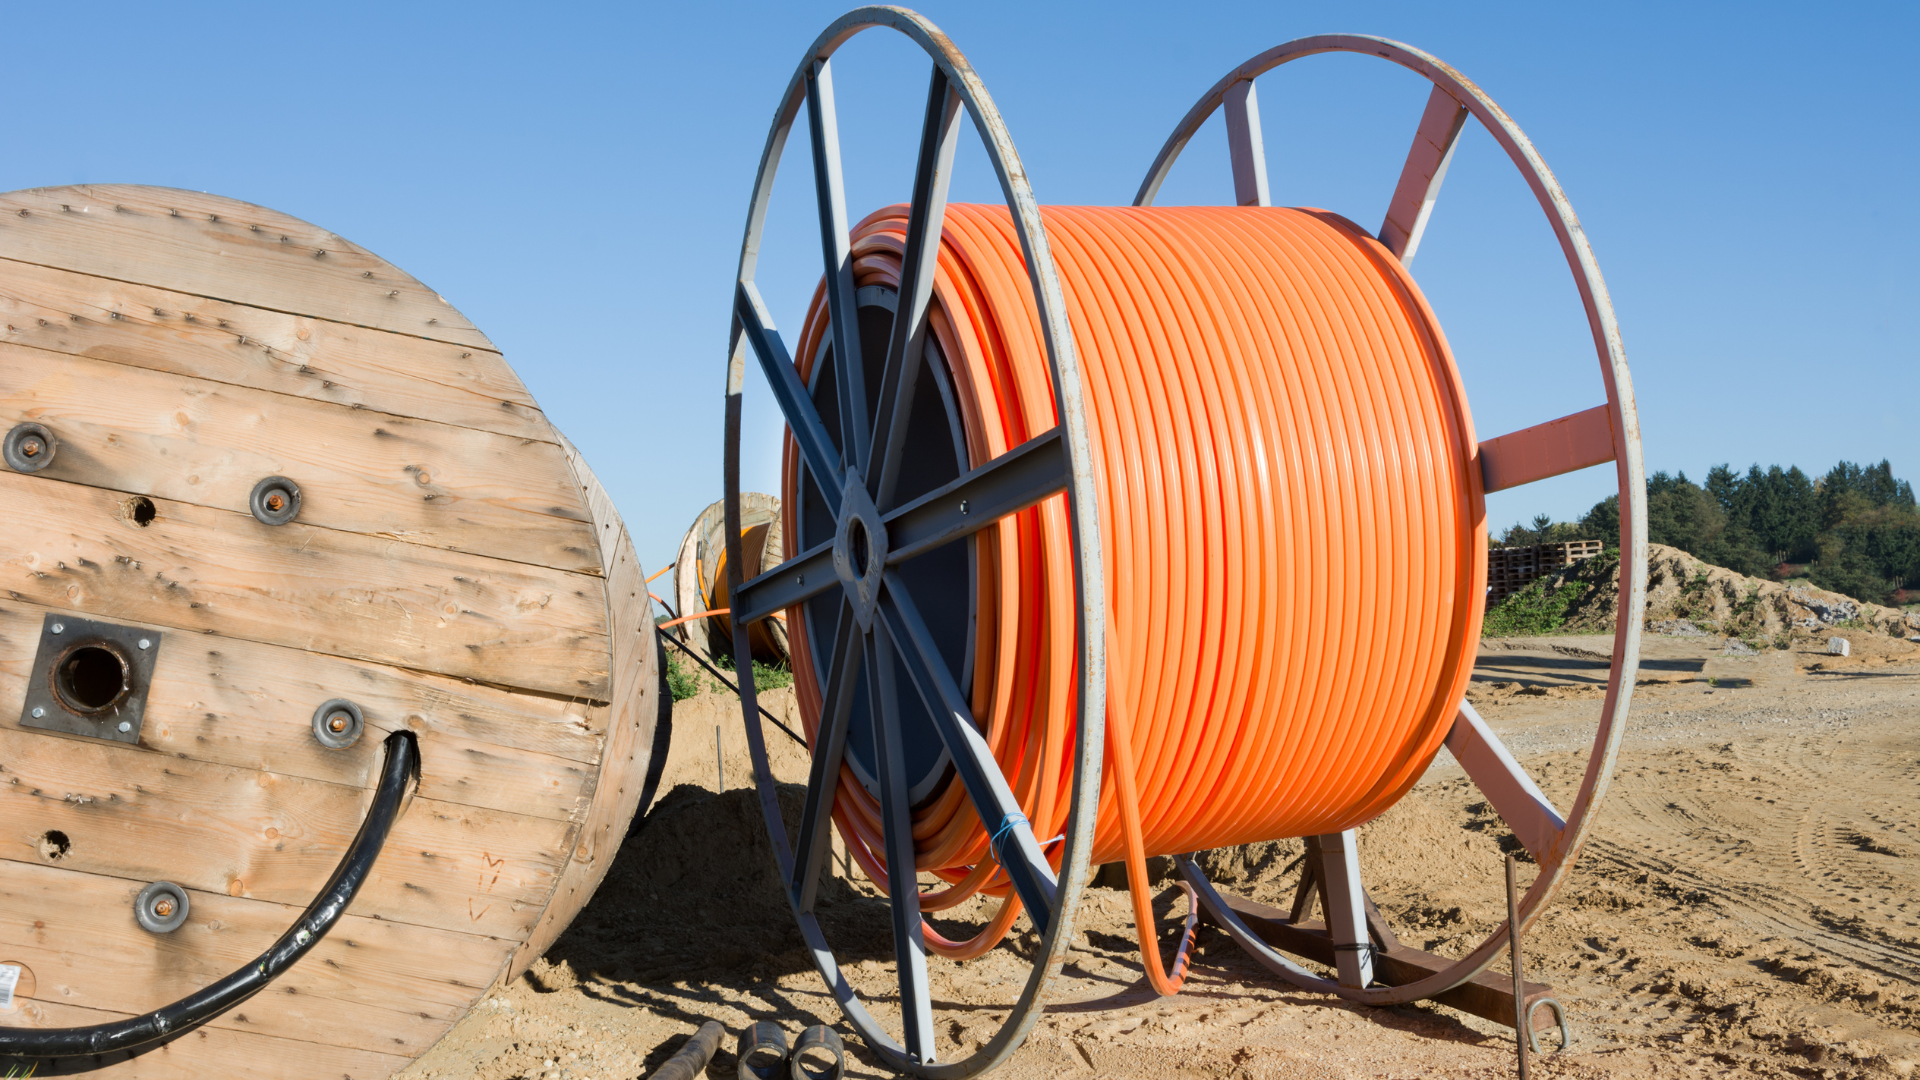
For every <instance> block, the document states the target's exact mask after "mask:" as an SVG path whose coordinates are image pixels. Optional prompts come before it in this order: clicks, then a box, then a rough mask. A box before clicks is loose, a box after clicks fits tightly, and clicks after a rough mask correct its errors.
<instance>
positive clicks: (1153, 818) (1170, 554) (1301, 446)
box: [781, 204, 1486, 993]
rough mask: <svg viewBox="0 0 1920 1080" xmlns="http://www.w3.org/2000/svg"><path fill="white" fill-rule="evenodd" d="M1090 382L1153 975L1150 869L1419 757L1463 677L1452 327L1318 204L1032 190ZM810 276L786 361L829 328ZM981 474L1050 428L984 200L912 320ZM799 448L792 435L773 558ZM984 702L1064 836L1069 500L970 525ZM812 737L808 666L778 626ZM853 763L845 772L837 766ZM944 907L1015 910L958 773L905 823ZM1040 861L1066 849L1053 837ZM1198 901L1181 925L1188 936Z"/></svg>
mask: <svg viewBox="0 0 1920 1080" xmlns="http://www.w3.org/2000/svg"><path fill="white" fill-rule="evenodd" d="M906 216H907V211H906V208H905V207H904V206H895V207H889V208H887V209H884V210H881V211H879V212H877V213H875V214H873V215H872V216H870V217H868V218H867V219H866V220H865V221H863V222H861V223H860V225H859V226H858V227H857V228H856V229H855V230H854V234H853V253H854V260H855V261H854V266H855V276H856V279H857V283H858V284H859V285H860V286H867V285H886V286H894V285H896V284H897V282H898V279H899V268H900V259H901V254H900V253H901V250H902V248H903V236H904V232H905V227H906ZM1042 217H1043V220H1044V221H1045V224H1046V228H1047V236H1048V242H1049V244H1050V245H1051V246H1052V249H1053V254H1054V258H1055V260H1056V261H1057V264H1058V267H1059V271H1060V277H1061V285H1062V287H1063V289H1064V292H1065V296H1066V301H1067V310H1068V314H1069V316H1070V318H1071V320H1072V325H1073V332H1074V340H1075V343H1076V345H1077V348H1078V351H1079V355H1080V362H1081V365H1082V369H1083V372H1084V378H1085V383H1086V393H1087V398H1088V400H1087V406H1088V409H1087V412H1088V416H1089V418H1090V423H1091V426H1092V431H1091V432H1090V434H1091V443H1092V449H1093V461H1092V470H1093V476H1094V484H1095V487H1096V489H1097V494H1098V498H1099V504H1100V508H1101V518H1100V527H1101V542H1102V544H1103V545H1104V547H1103V550H1104V552H1105V566H1106V575H1107V581H1106V589H1107V598H1108V605H1109V607H1108V613H1107V618H1108V622H1107V670H1108V680H1109V685H1108V688H1107V716H1106V721H1107V724H1106V737H1107V747H1106V774H1107V775H1106V776H1105V777H1104V778H1103V781H1104V782H1103V784H1102V787H1101V797H1100V805H1099V816H1098V821H1097V824H1096V828H1095V833H1094V844H1093V852H1092V858H1093V861H1094V862H1096V863H1103V862H1112V861H1116V860H1124V861H1125V863H1126V865H1127V871H1128V879H1129V882H1130V884H1131V886H1132V890H1133V898H1134V899H1133V903H1134V915H1135V921H1136V923H1137V926H1138V930H1139V936H1140V942H1141V949H1142V953H1143V956H1144V958H1145V959H1146V962H1147V972H1148V976H1149V979H1150V980H1151V981H1152V983H1153V985H1154V986H1155V988H1156V989H1158V990H1159V991H1160V992H1162V993H1173V992H1175V991H1176V990H1177V989H1178V988H1179V985H1180V983H1181V981H1182V980H1183V979H1184V974H1185V965H1186V956H1185V953H1186V946H1185V945H1182V947H1181V950H1180V954H1179V955H1178V957H1177V958H1176V961H1175V963H1174V965H1173V970H1172V972H1171V973H1169V972H1168V971H1167V970H1166V967H1165V965H1163V963H1162V961H1161V958H1160V955H1159V952H1158V950H1157V947H1156V945H1155V935H1154V932H1153V926H1152V911H1151V909H1150V907H1149V903H1148V901H1149V893H1148V888H1147V880H1148V879H1147V876H1146V859H1147V857H1149V856H1152V855H1164V854H1173V853H1179V852H1188V851H1197V850H1203V849H1207V848H1216V847H1226V846H1232V845H1236V844H1245V843H1251V842H1255V841H1262V840H1271V839H1275V838H1279V837H1287V836H1306V835H1317V834H1321V833H1329V832H1338V831H1341V830H1344V829H1349V828H1353V827H1354V826H1356V825H1359V824H1360V823H1362V822H1365V821H1368V820H1370V819H1372V818H1374V817H1376V816H1378V815H1379V814H1380V813H1381V812H1383V811H1384V810H1386V809H1387V808H1388V807H1389V806H1391V805H1393V803H1394V802H1396V801H1397V800H1398V799H1399V798H1400V797H1401V796H1402V795H1404V794H1405V793H1406V791H1407V789H1408V788H1410V787H1411V786H1412V785H1413V783H1414V781H1415V780H1416V779H1418V777H1419V776H1420V774H1421V773H1422V772H1424V771H1425V769H1426V767H1427V765H1428V763H1429V762H1430V761H1431V759H1432V757H1433V755H1434V753H1435V752H1436V751H1437V750H1438V748H1439V746H1440V743H1441V742H1442V741H1443V739H1444V738H1445V736H1446V734H1447V731H1448V727H1449V724H1450V723H1451V721H1452V718H1453V716H1454V714H1455V712H1456V711H1457V709H1458V705H1459V702H1460V699H1461V697H1462V695H1463V694H1464V692H1465V690H1466V684H1467V680H1468V678H1469V677H1470V675H1471V673H1472V657H1473V649H1474V645H1475V642H1476V641H1477V640H1478V637H1479V631H1480V626H1479V623H1480V603H1479V600H1480V597H1481V596H1482V595H1483V593H1484V591H1485V584H1486V582H1485V573H1486V571H1485V566H1486V560H1485V555H1484V552H1485V548H1486V525H1485V515H1484V507H1483V493H1482V491H1481V480H1480V475H1479V471H1478V469H1477V468H1476V467H1475V465H1474V455H1473V448H1474V445H1475V439H1474V434H1473V425H1472V421H1471V419H1470V417H1469V415H1468V411H1467V406H1466V399H1465V396H1464V394H1463V392H1462V389H1461V386H1460V380H1459V375H1458V372H1457V371H1456V369H1455V366H1454V363H1453V358H1452V355H1451V353H1450V352H1449V351H1448V349H1447V344H1446V339H1445V338H1444V337H1443V336H1442V334H1441V332H1440V328H1439V326H1438V324H1437V322H1436V321H1435V319H1434V317H1433V313H1432V311H1431V310H1430V309H1429V308H1428V306H1427V304H1426V301H1425V299H1424V298H1423V297H1422V296H1421V294H1420V290H1419V289H1418V287H1417V286H1415V284H1414V282H1413V280H1412V279H1411V278H1410V277H1409V276H1408V275H1407V274H1406V272H1405V270H1404V269H1403V268H1402V267H1401V266H1400V263H1399V262H1398V260H1396V259H1395V258H1394V257H1393V256H1392V255H1391V254H1390V253H1389V252H1388V251H1387V250H1386V249H1385V248H1383V247H1382V246H1381V245H1380V244H1379V243H1377V242H1376V241H1375V240H1374V239H1373V238H1372V237H1371V236H1369V235H1368V234H1367V233H1366V232H1365V231H1364V230H1362V229H1360V228H1359V227H1357V226H1355V225H1354V224H1353V223H1351V222H1349V221H1347V220H1345V219H1344V218H1340V217H1338V216H1336V215H1334V214H1330V213H1327V212H1325V211H1320V210H1311V209H1288V208H1254V207H1191V208H1145V209H1142V208H1116V207H1049V208H1045V209H1044V210H1043V212H1042ZM822 296H823V294H821V293H819V292H816V295H815V298H814V303H813V305H812V307H811V309H810V311H809V314H808V317H807V320H806V324H805V328H804V330H803V332H802V335H801V341H800V342H799V348H798V349H797V350H796V355H797V356H798V357H799V358H800V360H799V364H800V367H801V375H802V377H803V378H805V377H807V374H808V370H807V369H808V368H810V366H811V363H812V358H813V357H814V356H816V355H818V354H819V349H820V345H821V343H822V341H823V340H824V339H825V336H826V334H827V332H828V326H827V318H826V307H825V304H824V302H823V300H822ZM930 326H931V332H932V336H933V338H934V340H935V342H936V343H937V344H938V347H939V349H940V352H941V353H942V355H943V356H944V357H945V359H946V361H947V364H948V366H949V369H950V371H951V374H952V376H953V383H954V389H955V394H956V396H957V397H958V399H959V401H960V405H961V412H962V420H963V426H964V428H965V437H966V443H967V446H968V452H969V455H970V458H971V461H972V462H973V464H975V465H978V464H982V463H984V462H986V461H987V460H990V459H991V458H993V457H995V456H997V455H998V454H1001V453H1004V452H1005V451H1006V450H1008V449H1010V448H1011V447H1013V446H1016V445H1018V444H1019V443H1021V442H1022V441H1024V440H1026V439H1028V438H1031V437H1033V436H1035V435H1038V434H1040V433H1042V432H1044V431H1046V430H1047V429H1049V428H1051V427H1053V426H1054V423H1055V417H1054V409H1053V391H1052V386H1051V382H1050V377H1049V375H1048V368H1047V362H1046V352H1045V348H1044V344H1043V341H1042V338H1041V335H1040V329H1039V322H1038V316H1037V313H1036V311H1035V309H1034V305H1033V300H1032V294H1031V291H1030V287H1029V285H1028V278H1027V273H1026V268H1025V264H1024V262H1023V260H1022V258H1021V255H1020V247H1019V242H1018V239H1017V237H1016V235H1015V233H1014V231H1013V227H1012V223H1011V220H1010V218H1009V216H1008V214H1007V212H1006V210H1005V209H1004V208H1002V207H992V206H972V205H961V204H956V205H951V206H949V207H948V208H947V214H946V222H945V228H944V231H943V235H942V237H941V248H940V256H939V268H938V273H937V275H936V279H935V284H934V306H933V312H932V315H931V317H930ZM798 468H799V466H798V457H797V455H796V453H795V449H794V446H793V444H792V441H791V440H790V439H789V440H788V444H787V451H786V457H785V468H784V477H783V489H782V490H783V500H782V504H781V505H782V512H783V513H785V514H788V515H789V517H788V519H787V520H786V522H785V537H786V544H787V547H788V554H789V556H791V555H792V554H794V551H793V548H794V545H795V543H796V542H797V538H798V537H799V529H798V522H797V521H795V520H793V518H792V517H791V515H792V513H793V510H792V508H793V507H794V506H795V500H794V493H795V488H796V483H797V480H798V475H799V474H798ZM976 550H977V553H978V560H979V589H980V593H979V597H978V600H979V604H978V607H979V621H978V637H977V639H976V641H975V656H976V659H975V677H974V684H973V686H972V688H971V692H972V696H973V702H972V704H973V709H974V714H975V717H976V718H977V719H978V721H979V722H980V724H981V725H982V727H983V729H984V730H985V733H986V738H987V742H988V744H989V746H991V747H992V749H993V752H994V754H995V756H996V758H997V760H998V762H999V764H1000V767H1001V769H1002V770H1003V772H1004V773H1005V775H1006V776H1007V778H1008V780H1009V783H1010V785H1011V787H1012V788H1013V791H1014V794H1015V795H1016V796H1017V797H1018V798H1019V800H1020V802H1021V806H1022V809H1023V812H1024V813H1025V814H1026V815H1027V817H1028V818H1029V819H1030V820H1031V821H1032V822H1033V827H1034V830H1035V835H1037V836H1039V837H1042V838H1046V837H1052V836H1056V835H1058V834H1059V833H1061V832H1062V831H1063V830H1064V827H1065V824H1066V816H1067V812H1068V809H1069V799H1068V795H1069V793H1070V790H1071V785H1072V781H1073V777H1072V775H1071V768H1070V758H1069V756H1068V748H1069V747H1070V746H1071V744H1072V738H1073V730H1072V729H1073V722H1074V721H1073V718H1074V703H1073V693H1074V662H1075V661H1074V621H1073V616H1074V610H1075V598H1074V595H1073V579H1072V573H1071V569H1072V563H1071V559H1072V556H1071V552H1070V550H1069V547H1068V532H1067V519H1066V506H1065V500H1064V499H1062V498H1060V497H1058V496H1056V497H1055V498H1053V499H1050V500H1048V501H1046V502H1044V503H1042V504H1040V505H1039V506H1036V507H1033V508H1031V509H1029V510H1026V511H1023V512H1022V513H1020V514H1017V515H1015V516H1013V517H1010V518H1007V519H1004V520H1003V521H1001V522H1000V523H998V524H997V525H995V526H992V527H990V528H989V529H987V530H986V531H984V532H982V533H980V534H979V536H978V544H977V548H976ZM787 625H788V632H789V634H790V635H792V641H793V663H794V669H795V675H796V678H795V683H794V685H795V688H796V691H797V692H798V697H799V704H800V709H801V715H802V718H803V720H804V722H805V724H806V727H807V731H808V734H809V737H810V738H811V737H812V736H813V733H814V732H815V731H816V730H817V726H818V719H819V712H820V704H821V703H820V700H819V691H818V679H817V676H816V675H815V673H814V671H813V669H812V665H811V660H812V654H811V652H810V651H809V650H808V648H807V644H806V627H805V621H804V620H803V619H800V618H791V619H789V620H788V623H787ZM843 769H844V767H843ZM838 790H839V794H838V796H837V797H836V802H835V805H834V819H835V822H836V824H837V826H838V827H839V829H840V831H841V833H842V834H843V836H844V837H845V839H846V842H847V847H848V850H849V852H850V853H851V854H852V856H853V858H854V859H855V860H856V861H858V862H859V864H860V865H861V867H862V868H863V869H864V871H865V872H866V873H867V874H868V875H869V876H870V877H872V879H873V880H874V881H875V882H877V883H879V884H880V885H881V886H882V887H883V888H884V887H885V882H886V870H885V862H884V860H883V858H882V856H881V851H882V850H883V849H882V846H881V829H880V824H879V816H878V807H877V806H876V805H875V803H874V800H873V798H872V797H871V796H870V795H869V794H868V793H867V791H866V790H865V789H864V788H863V787H862V786H861V785H860V784H859V783H858V782H857V781H855V779H854V778H853V777H852V775H851V773H850V772H847V771H843V773H842V780H841V783H840V785H839V789H838ZM913 832H914V841H915V865H916V867H917V868H918V869H919V870H921V871H929V872H932V873H933V874H935V875H937V876H938V877H940V878H941V879H942V880H943V881H945V882H947V883H948V885H947V887H945V888H943V889H939V890H937V891H935V892H930V893H925V894H923V895H922V897H921V906H922V907H923V908H924V909H926V910H929V911H938V910H942V909H944V908H949V907H952V906H953V905H955V904H958V903H960V902H961V901H963V900H965V899H967V898H968V897H971V896H973V895H975V894H976V893H979V892H986V893H988V894H990V895H995V896H999V897H1002V898H1003V900H1002V905H1001V907H1000V909H999V911H998V912H997V914H996V915H995V916H994V917H993V918H992V919H991V920H990V921H989V924H988V925H987V927H986V928H985V929H984V930H983V931H982V932H981V933H979V934H978V935H976V936H975V937H973V938H972V939H969V940H967V941H961V942H955V941H948V940H946V939H944V938H941V937H940V936H939V935H938V934H936V933H934V931H933V930H932V929H931V928H928V930H927V940H928V944H929V947H930V948H931V949H932V950H933V951H934V952H936V953H939V954H941V955H944V956H948V957H952V958H965V957H968V956H974V955H978V954H979V953H982V952H984V951H986V950H987V949H989V948H991V947H993V945H994V944H996V943H997V942H998V941H999V940H1000V939H1001V938H1002V937H1003V936H1004V934H1005V933H1006V931H1007V930H1008V929H1009V928H1010V927H1011V925H1012V923H1013V920H1014V918H1015V916H1016V915H1017V914H1018V911H1019V900H1018V897H1017V896H1014V895H1012V893H1011V890H1010V889H1009V888H1008V885H1007V881H1006V878H1005V876H1004V875H1003V874H1002V873H1000V871H999V868H998V866H997V865H995V863H994V861H993V857H992V854H991V852H990V850H989V844H988V838H987V836H986V833H985V831H984V830H983V829H982V828H981V826H980V823H979V819H978V818H977V817H976V816H975V814H974V812H973V808H972V806H971V804H970V803H968V801H967V799H966V796H965V793H964V792H963V791H962V790H961V789H960V787H959V786H958V785H957V784H956V785H949V787H948V788H947V789H946V790H945V791H942V792H940V793H938V794H937V795H936V796H935V797H933V798H932V799H930V800H928V801H927V802H926V803H925V804H923V805H922V806H921V807H920V808H919V809H917V810H916V811H915V812H914V815H913ZM1048 850H1049V852H1050V854H1051V855H1052V857H1053V859H1054V860H1055V862H1056V864H1057V862H1058V859H1059V854H1060V846H1059V845H1057V844H1053V845H1048ZM1190 931H1191V919H1189V938H1188V940H1189V941H1190V940H1191V938H1190Z"/></svg>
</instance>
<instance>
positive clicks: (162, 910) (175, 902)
mask: <svg viewBox="0 0 1920 1080" xmlns="http://www.w3.org/2000/svg"><path fill="white" fill-rule="evenodd" d="M190 906H191V905H190V904H189V903H188V902H187V890H185V889H183V888H181V887H180V886H178V885H175V884H174V883H173V882H171V881H156V882H154V883H153V884H151V885H149V886H147V887H146V888H144V889H141V890H140V895H139V896H136V897H134V900H133V917H134V919H135V920H136V921H138V922H139V923H140V925H141V927H143V928H144V929H147V930H151V931H152V932H154V933H156V934H171V933H173V932H174V931H175V930H178V929H180V927H181V926H183V925H185V923H186V921H187V910H188V908H189V907H190Z"/></svg>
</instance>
